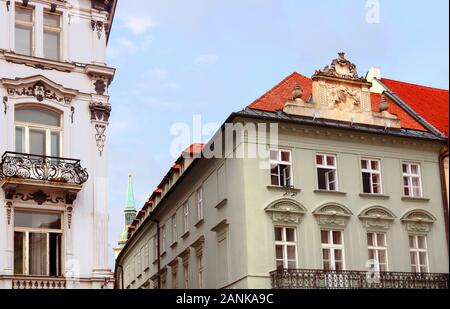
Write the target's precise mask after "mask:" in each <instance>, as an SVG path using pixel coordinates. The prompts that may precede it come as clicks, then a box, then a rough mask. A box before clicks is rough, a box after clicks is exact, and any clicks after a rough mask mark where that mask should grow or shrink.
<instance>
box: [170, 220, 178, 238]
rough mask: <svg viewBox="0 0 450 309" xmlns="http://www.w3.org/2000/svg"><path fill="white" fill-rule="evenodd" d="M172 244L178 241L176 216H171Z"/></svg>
mask: <svg viewBox="0 0 450 309" xmlns="http://www.w3.org/2000/svg"><path fill="white" fill-rule="evenodd" d="M171 221H172V244H174V243H176V242H177V239H178V229H177V214H174V215H173V216H172V219H171Z"/></svg>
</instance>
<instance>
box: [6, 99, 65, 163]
mask: <svg viewBox="0 0 450 309" xmlns="http://www.w3.org/2000/svg"><path fill="white" fill-rule="evenodd" d="M15 123H16V152H20V153H29V154H34V155H41V156H52V157H60V156H61V153H62V143H61V140H62V138H61V136H62V127H61V114H59V113H57V112H54V111H52V110H49V109H46V108H39V107H36V106H18V107H16V110H15Z"/></svg>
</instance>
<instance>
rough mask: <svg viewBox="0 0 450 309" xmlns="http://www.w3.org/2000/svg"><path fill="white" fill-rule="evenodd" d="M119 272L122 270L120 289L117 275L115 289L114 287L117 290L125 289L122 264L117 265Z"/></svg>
mask: <svg viewBox="0 0 450 309" xmlns="http://www.w3.org/2000/svg"><path fill="white" fill-rule="evenodd" d="M116 269H117V271H118V270H119V269H120V287H119V284H118V282H117V275H116V280H115V285H116V286H115V287H114V289H115V290H117V289H124V286H123V267H122V265H121V264H118V265H117V268H116Z"/></svg>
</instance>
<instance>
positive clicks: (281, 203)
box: [264, 199, 307, 224]
mask: <svg viewBox="0 0 450 309" xmlns="http://www.w3.org/2000/svg"><path fill="white" fill-rule="evenodd" d="M264 211H265V212H266V213H267V214H269V215H270V216H271V217H272V221H273V222H274V223H291V224H299V223H300V222H301V219H302V217H303V216H304V215H305V213H306V212H307V210H306V208H305V207H303V205H301V204H300V203H298V202H296V201H294V200H291V199H280V200H277V201H275V202H273V203H271V204H270V205H269V206H267V207H266V208H265V209H264Z"/></svg>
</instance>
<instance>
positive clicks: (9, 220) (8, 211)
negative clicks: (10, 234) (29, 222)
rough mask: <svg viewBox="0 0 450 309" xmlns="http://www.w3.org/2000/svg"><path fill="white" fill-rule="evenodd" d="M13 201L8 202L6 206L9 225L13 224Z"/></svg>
mask: <svg viewBox="0 0 450 309" xmlns="http://www.w3.org/2000/svg"><path fill="white" fill-rule="evenodd" d="M12 205H13V204H12V203H11V202H6V205H5V208H6V220H7V221H8V225H10V224H11V217H12Z"/></svg>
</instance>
